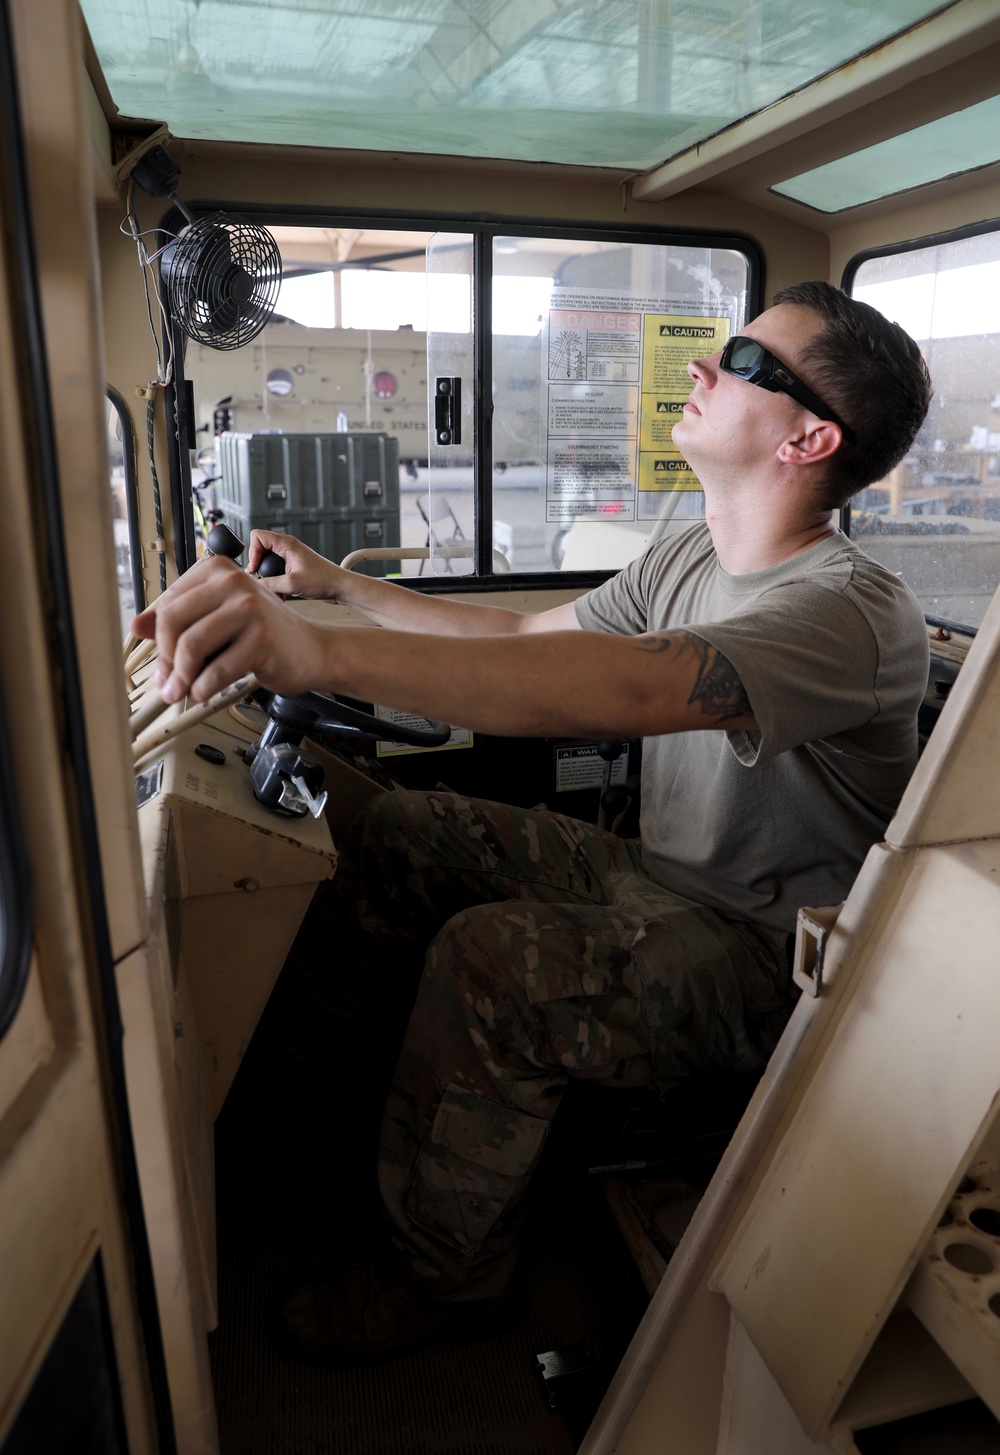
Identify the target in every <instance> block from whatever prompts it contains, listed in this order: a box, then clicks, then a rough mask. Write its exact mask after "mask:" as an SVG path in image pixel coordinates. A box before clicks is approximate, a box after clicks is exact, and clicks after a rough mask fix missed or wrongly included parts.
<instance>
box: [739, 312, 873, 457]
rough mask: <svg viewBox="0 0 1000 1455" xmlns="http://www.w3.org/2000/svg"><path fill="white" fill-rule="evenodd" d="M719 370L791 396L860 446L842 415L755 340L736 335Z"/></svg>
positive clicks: (850, 441) (848, 439) (773, 391)
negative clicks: (837, 425)
mask: <svg viewBox="0 0 1000 1455" xmlns="http://www.w3.org/2000/svg"><path fill="white" fill-rule="evenodd" d="M719 368H720V369H722V370H723V371H724V372H725V373H727V374H735V376H736V378H737V379H745V380H746V382H747V383H748V384H759V385H760V387H761V388H762V389H767V390H769V391H770V392H771V393H772V394H787V395H789V397H790V398H792V399H794V400H795V401H796V403H797V404H802V405H804V406H805V408H806V409H809V410H811V411H812V413H813V414H817V415H819V417H820V419H829V420H832V421H833V423H834V424H839V425H840V428H841V432H842V434H843V436H844V439H845V440H847V442H848V444H852V445H856V444H857V442H858V440H857V435H855V433H854V431H853V430H852V429H851V428H850V426H849V425H846V424H845V423H844V421H843V420H842V419H841V418H840V416H839V415H837V414H834V412H833V410H832V409H831V408H830V406H829V405H828V404H824V403H823V401H822V399H820V397H819V395H818V394H814V393H813V392H812V390H811V389H810V388H809V386H808V385H807V384H803V382H802V380H801V379H797V378H796V377H795V375H794V374H793V373H792V371H791V369H786V367H785V365H784V364H783V363H782V362H781V361H780V359H776V358H775V357H774V355H773V354H772V353H771V351H770V349H765V347H764V345H763V344H759V343H758V342H757V340H756V339H752V338H746V337H745V336H744V335H743V334H736V336H735V337H734V338H731V339H730V340H729V342H728V343H727V344H726V346H725V348H724V349H723V350H722V357H721V358H720V360H719Z"/></svg>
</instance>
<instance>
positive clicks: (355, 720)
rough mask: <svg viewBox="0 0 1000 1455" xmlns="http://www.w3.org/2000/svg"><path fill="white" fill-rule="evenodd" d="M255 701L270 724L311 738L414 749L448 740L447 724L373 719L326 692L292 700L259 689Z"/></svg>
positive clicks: (297, 695) (301, 696) (296, 696)
mask: <svg viewBox="0 0 1000 1455" xmlns="http://www.w3.org/2000/svg"><path fill="white" fill-rule="evenodd" d="M253 697H254V701H255V702H258V703H259V704H260V706H261V707H262V708H263V709H264V711H265V712H266V713H267V715H268V717H269V718H270V719H271V721H272V722H273V723H277V725H278V726H279V727H282V728H284V729H286V731H288V732H293V733H299V734H301V735H302V737H310V738H323V737H328V738H364V739H365V740H367V741H369V742H371V741H377V740H378V739H382V740H383V741H385V742H392V743H409V744H411V745H412V746H413V747H415V748H439V747H441V745H442V744H443V743H446V742H447V741H448V739H449V738H450V737H451V727H450V726H449V724H448V723H444V722H435V721H433V720H432V719H431V718H425V719H424V721H425V722H426V723H427V727H426V728H415V727H407V726H406V724H405V723H400V722H392V721H390V720H389V719H388V718H381V717H376V716H375V714H374V713H371V712H365V711H363V710H362V709H361V708H360V707H354V706H353V705H351V704H349V703H347V702H344V701H342V700H341V699H340V698H339V697H334V696H333V694H332V693H329V692H300V693H297V694H296V695H295V696H294V697H284V696H282V695H281V694H280V693H276V692H268V691H267V690H266V689H265V688H263V687H258V688H257V690H256V691H255V692H254V694H253Z"/></svg>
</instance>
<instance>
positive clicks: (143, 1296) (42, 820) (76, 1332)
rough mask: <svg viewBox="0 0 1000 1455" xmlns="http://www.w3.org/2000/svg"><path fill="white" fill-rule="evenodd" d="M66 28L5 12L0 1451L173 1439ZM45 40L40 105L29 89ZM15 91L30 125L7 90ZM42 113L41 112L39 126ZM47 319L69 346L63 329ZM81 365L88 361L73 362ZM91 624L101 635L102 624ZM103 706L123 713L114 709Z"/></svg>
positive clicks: (0, 179)
mask: <svg viewBox="0 0 1000 1455" xmlns="http://www.w3.org/2000/svg"><path fill="white" fill-rule="evenodd" d="M75 24H76V19H75V17H74V16H72V14H71V12H70V11H69V9H68V7H62V6H57V5H50V4H46V5H43V6H38V7H35V13H34V15H33V16H32V15H29V9H28V7H27V6H26V5H18V6H17V7H14V6H10V7H8V6H7V5H6V4H4V5H0V224H2V225H0V501H2V513H3V521H4V539H5V542H6V544H7V548H8V560H7V568H6V569H4V570H3V571H0V613H2V619H3V621H4V623H5V630H4V632H3V633H2V636H0V696H2V707H0V714H2V721H0V742H2V754H0V820H2V822H0V1268H2V1269H3V1274H2V1289H3V1292H2V1296H0V1448H2V1449H3V1451H4V1455H22V1452H29V1451H30V1452H31V1455H48V1452H53V1455H55V1452H65V1451H68V1450H88V1451H89V1450H93V1451H101V1452H114V1455H119V1452H126V1451H128V1452H130V1455H143V1452H146V1451H154V1450H159V1451H169V1450H172V1449H174V1448H175V1444H174V1440H173V1436H172V1431H171V1418H170V1411H169V1402H168V1401H167V1399H166V1395H165V1380H164V1379H163V1377H162V1367H163V1366H162V1355H161V1353H160V1351H159V1348H158V1342H159V1332H158V1322H157V1316H156V1305H155V1296H154V1294H153V1291H152V1278H151V1273H150V1264H149V1257H148V1253H147V1251H146V1248H145V1241H144V1232H143V1224H142V1214H141V1205H140V1202H139V1198H138V1193H137V1179H136V1175H135V1170H134V1154H133V1152H132V1148H131V1140H130V1135H129V1130H128V1119H127V1113H126V1111H125V1104H124V1095H123V1090H122V1088H123V1076H122V1072H121V1065H120V1063H121V1038H120V1032H119V1026H118V1022H117V1011H116V1004H115V994H114V969H113V957H112V952H111V945H110V938H109V933H108V925H107V919H106V916H105V912H104V904H103V899H102V893H101V874H100V865H101V859H102V852H101V846H100V843H99V839H98V834H97V830H96V827H95V824H96V817H95V812H94V799H95V789H94V781H93V778H92V775H91V772H90V768H89V764H88V750H87V743H88V735H89V734H92V732H93V727H94V726H96V725H97V724H94V725H93V726H92V725H90V724H88V723H87V719H86V714H85V711H84V705H83V703H84V697H83V693H82V691H81V672H80V660H79V656H78V652H77V644H78V637H79V634H80V632H79V627H78V626H76V627H75V626H74V619H73V593H72V589H71V586H70V582H69V578H68V573H67V570H66V560H65V550H64V543H63V531H62V515H63V503H64V489H63V487H64V486H66V487H68V490H67V492H66V493H67V497H71V496H72V494H73V493H74V490H76V491H77V492H79V490H80V488H81V487H82V486H83V485H84V484H85V482H86V481H87V479H88V478H89V474H90V472H91V470H92V469H94V470H98V474H99V473H101V472H103V471H104V466H103V464H102V463H101V462H100V459H99V455H98V454H97V452H96V441H98V440H99V439H100V431H101V424H102V421H101V389H100V384H99V378H100V375H99V372H98V355H97V352H96V347H95V343H94V340H95V338H96V334H95V333H93V332H90V333H89V337H88V332H89V330H88V328H87V326H86V324H85V320H86V318H87V316H88V312H89V309H90V305H89V302H88V296H87V295H88V290H89V291H92V289H93V275H92V274H90V275H89V277H90V281H89V284H88V269H87V258H88V247H87V239H86V237H85V236H84V237H83V238H82V239H81V237H80V234H79V232H78V231H77V230H76V229H75V228H74V227H73V217H72V213H73V209H74V203H75V200H76V199H74V198H73V197H67V196H66V195H65V194H63V195H62V196H61V197H60V196H58V186H59V180H60V157H59V147H58V146H57V147H56V149H55V151H54V152H53V151H52V149H51V145H50V143H51V140H52V138H51V137H49V136H47V135H46V126H51V127H52V130H53V134H54V135H55V136H56V138H59V137H62V138H63V143H62V144H63V145H64V147H65V149H66V160H67V164H68V165H72V163H71V162H70V161H69V159H70V157H71V156H74V155H75V162H76V165H77V167H78V171H77V174H76V175H77V177H78V179H79V182H78V193H79V197H80V198H82V197H83V196H85V195H86V190H87V189H88V188H89V185H90V183H89V176H88V173H87V168H86V165H85V163H86V152H85V151H84V152H83V159H84V165H83V167H82V170H80V158H79V142H78V138H79V130H78V129H77V128H75V127H74V128H69V127H67V125H66V117H65V115H61V114H60V113H61V111H63V110H64V109H65V108H66V107H70V109H72V99H73V94H74V88H73V87H72V86H70V87H69V88H68V89H62V83H63V82H64V79H65V77H64V75H62V74H61V69H62V68H64V66H65V64H66V63H67V62H68V57H69V56H70V54H71V52H72V47H73V46H74V45H75V41H76V31H75ZM43 37H44V42H45V52H46V54H45V64H46V65H47V66H48V68H49V86H50V87H51V93H50V95H51V106H49V104H48V102H47V101H45V93H44V87H41V86H40V85H39V79H40V75H41V66H42V56H43V50H42V46H41V45H40V41H41V40H42V39H43ZM29 58H30V59H29ZM25 90H27V92H28V93H29V107H28V108H27V109H26V111H25V112H24V114H23V115H22V113H21V112H20V111H19V108H18V99H17V98H18V93H19V91H20V92H21V93H22V95H23V93H24V92H25ZM32 109H33V110H34V113H35V115H36V116H47V121H46V122H43V123H39V124H38V125H35V124H34V123H33V122H29V119H28V117H29V112H30V111H31V110H32ZM74 149H76V151H75V153H74ZM43 153H47V155H48V161H47V162H46V167H47V168H50V169H49V170H47V172H44V173H43V171H42V170H41V167H40V158H41V156H42V155H43ZM46 187H48V188H49V189H50V190H51V191H52V193H53V196H52V201H53V203H56V202H58V205H59V206H60V207H61V209H62V211H63V216H64V222H65V227H66V231H67V232H68V233H70V237H69V239H68V240H66V242H65V243H64V245H65V246H67V247H68V246H69V245H70V244H71V245H72V248H73V249H74V250H75V255H76V259H77V261H76V265H75V268H71V269H69V270H67V271H63V272H62V273H61V275H57V274H56V273H50V274H48V275H47V276H45V278H44V283H43V281H42V278H43V274H44V269H42V268H40V266H39V259H38V253H37V252H36V246H35V238H36V229H37V225H38V219H37V217H36V215H35V211H36V209H35V205H34V197H35V196H37V192H38V189H39V188H41V189H42V190H44V189H45V188H46ZM33 194H34V195H33ZM43 295H44V302H43ZM46 315H47V316H46ZM54 315H58V316H59V317H60V318H61V320H62V329H61V336H60V333H57V334H56V335H55V337H53V333H52V327H51V326H52V320H53V316H54ZM54 343H55V346H56V350H55V352H56V362H55V368H54V370H53V371H52V372H51V373H50V371H49V368H48V359H49V358H50V357H51V356H52V351H53V344H54ZM88 356H89V358H90V359H91V361H92V362H91V366H90V367H89V368H88V367H87V366H86V364H83V365H81V360H83V359H86V358H87V357H88ZM64 384H65V388H64ZM91 396H92V405H91V403H90V401H91ZM81 403H82V406H83V408H84V410H85V411H89V409H90V408H91V407H92V409H93V415H94V429H93V431H91V432H88V430H86V429H85V430H83V431H82V432H81V431H76V444H77V459H76V460H75V461H72V462H71V461H69V460H67V459H66V458H65V452H64V449H63V448H62V447H61V446H63V447H64V446H65V443H66V440H65V431H67V430H68V431H70V432H72V431H73V422H74V409H75V408H76V407H77V406H78V405H80V404H81ZM64 408H65V409H66V411H67V412H66V414H65V415H63V414H62V413H61V411H62V410H63V409H64ZM56 419H59V420H60V421H61V425H62V428H63V431H64V437H63V439H62V441H60V439H59V429H58V428H57V427H56V426H55V424H54V421H55V420H56ZM67 467H68V471H67ZM105 478H106V477H105ZM112 583H113V577H112ZM109 600H110V596H109ZM111 605H112V609H113V602H112V603H111ZM89 626H90V628H91V630H92V632H93V633H95V634H96V636H97V638H98V639H100V638H101V635H102V634H101V623H100V619H99V617H95V619H93V620H92V621H91V622H90V623H89ZM110 707H111V709H112V710H113V712H116V713H117V712H120V710H121V709H120V704H119V703H118V700H117V699H116V698H114V697H113V698H112V699H111V703H110ZM109 736H110V737H112V738H113V737H114V734H113V733H112V734H110V735H109Z"/></svg>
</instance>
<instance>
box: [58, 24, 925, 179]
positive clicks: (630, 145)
mask: <svg viewBox="0 0 1000 1455" xmlns="http://www.w3.org/2000/svg"><path fill="white" fill-rule="evenodd" d="M82 8H83V13H84V16H85V18H86V21H87V24H88V26H89V28H90V32H91V36H92V38H93V42H94V46H95V49H96V52H97V55H98V58H99V60H100V63H101V66H102V69H103V72H104V76H105V79H106V81H107V84H108V88H109V90H110V92H111V96H112V98H113V100H114V102H115V105H116V106H117V107H118V110H119V112H120V113H121V114H122V115H124V116H138V117H147V118H150V119H153V120H156V121H165V122H166V123H167V125H168V126H169V127H170V130H171V132H173V134H174V135H175V136H181V137H190V138H200V139H206V140H213V141H248V142H271V143H283V144H286V145H288V144H291V145H300V146H323V147H337V148H339V147H344V148H361V149H371V150H378V151H402V152H428V153H436V154H451V155H459V156H474V157H503V158H507V159H515V160H522V161H533V162H543V161H544V162H563V163H570V164H578V165H585V166H611V167H620V168H628V169H630V170H643V169H645V168H648V167H651V166H654V165H656V164H657V163H659V162H661V161H664V160H665V159H666V158H668V157H671V156H674V155H676V154H677V153H678V152H681V151H684V150H685V149H686V148H687V147H689V146H692V145H694V144H695V143H697V142H699V141H701V140H703V139H704V138H705V137H707V136H711V135H713V134H714V133H715V132H717V131H719V130H721V129H722V128H723V127H725V126H728V125H729V124H731V123H732V122H734V121H737V120H739V119H740V118H741V117H743V116H747V115H750V114H752V113H755V112H757V111H759V110H761V109H762V108H763V107H766V106H769V105H771V104H772V103H773V102H775V101H776V100H778V99H779V98H780V97H782V96H785V95H787V94H789V93H790V92H792V91H795V90H797V89H799V88H800V87H802V86H805V85H806V84H808V83H809V82H810V81H812V80H814V79H815V78H816V77H817V76H820V75H823V74H825V73H826V72H828V71H831V70H834V69H836V67H838V66H840V65H842V64H843V63H844V62H846V61H849V60H851V59H853V58H854V57H856V56H858V55H860V54H861V53H863V52H864V51H866V50H868V49H870V48H871V47H873V46H877V45H878V44H880V43H881V42H883V41H884V40H886V39H888V38H889V37H890V36H892V35H895V34H897V33H899V32H900V31H902V30H906V29H907V28H909V27H910V26H912V25H914V24H916V23H917V22H919V21H920V20H922V19H924V18H925V17H926V16H928V15H930V14H932V13H934V12H935V11H937V10H940V9H942V8H943V7H942V5H941V3H940V0H937V3H933V0H295V3H291V0H270V3H268V0H82Z"/></svg>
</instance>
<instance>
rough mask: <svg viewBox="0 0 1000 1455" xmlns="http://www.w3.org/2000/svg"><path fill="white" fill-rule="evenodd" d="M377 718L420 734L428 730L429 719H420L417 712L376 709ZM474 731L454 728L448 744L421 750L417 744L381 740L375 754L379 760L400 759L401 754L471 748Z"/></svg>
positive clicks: (376, 746) (444, 751) (376, 745)
mask: <svg viewBox="0 0 1000 1455" xmlns="http://www.w3.org/2000/svg"><path fill="white" fill-rule="evenodd" d="M375 716H376V717H379V718H382V720H383V721H384V722H395V723H400V724H401V725H402V726H403V727H408V728H416V729H417V731H418V732H420V731H422V732H426V731H427V730H428V724H427V719H426V718H425V717H420V716H419V714H418V713H415V712H401V711H400V710H399V708H396V707H376V708H375ZM471 747H472V730H471V729H470V728H452V730H451V737H450V738H449V739H448V741H447V742H446V743H439V744H438V746H437V747H436V748H421V747H418V746H417V745H416V744H415V743H390V742H389V741H388V740H386V741H383V740H381V739H380V740H379V741H378V742H377V743H376V744H375V752H376V755H377V756H378V757H379V758H398V757H399V756H400V754H401V753H447V752H448V751H449V749H451V748H471Z"/></svg>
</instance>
